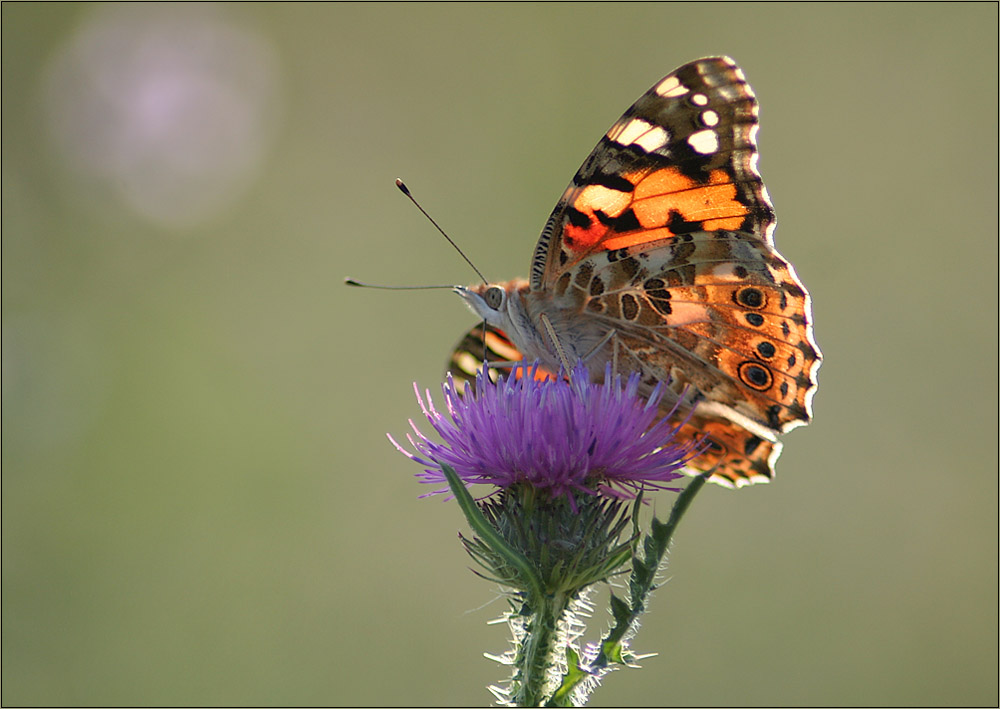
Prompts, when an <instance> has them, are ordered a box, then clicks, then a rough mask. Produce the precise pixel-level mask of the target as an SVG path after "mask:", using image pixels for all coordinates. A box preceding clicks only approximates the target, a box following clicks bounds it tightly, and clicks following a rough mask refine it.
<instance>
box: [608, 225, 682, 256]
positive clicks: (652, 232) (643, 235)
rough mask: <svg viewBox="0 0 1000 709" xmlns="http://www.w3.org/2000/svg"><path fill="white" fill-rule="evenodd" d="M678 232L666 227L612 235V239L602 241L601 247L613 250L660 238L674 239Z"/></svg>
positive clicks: (647, 242)
mask: <svg viewBox="0 0 1000 709" xmlns="http://www.w3.org/2000/svg"><path fill="white" fill-rule="evenodd" d="M675 236H677V234H675V233H674V232H672V231H670V230H669V229H667V228H666V227H663V228H661V229H644V230H642V231H632V232H629V233H627V234H623V235H621V236H612V237H611V238H610V239H605V240H604V241H603V242H602V243H601V248H602V249H604V250H606V251H613V250H614V249H625V248H628V247H629V246H638V245H639V244H649V243H651V242H653V241H659V240H660V239H672V238H674V237H675Z"/></svg>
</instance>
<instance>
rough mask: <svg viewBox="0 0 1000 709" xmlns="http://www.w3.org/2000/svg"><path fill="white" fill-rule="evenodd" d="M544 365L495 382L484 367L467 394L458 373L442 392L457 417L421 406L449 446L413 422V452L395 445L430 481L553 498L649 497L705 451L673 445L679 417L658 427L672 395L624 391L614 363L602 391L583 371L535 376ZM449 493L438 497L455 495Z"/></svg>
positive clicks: (634, 388)
mask: <svg viewBox="0 0 1000 709" xmlns="http://www.w3.org/2000/svg"><path fill="white" fill-rule="evenodd" d="M537 371H538V370H537V365H534V366H530V367H529V366H525V365H518V366H517V367H516V368H515V370H514V371H512V372H511V373H510V374H509V375H508V376H507V377H506V378H504V377H500V378H499V380H498V381H497V382H496V383H495V384H494V383H493V382H492V381H491V380H490V378H489V376H488V373H487V371H486V368H485V367H484V368H483V370H482V371H480V372H479V374H478V375H477V377H476V385H475V387H474V388H470V390H469V391H467V393H466V395H465V396H459V394H458V391H457V390H456V387H455V383H454V381H453V380H452V378H451V376H450V375H449V377H448V380H447V382H446V383H445V384H444V385H443V387H442V390H443V393H444V400H445V406H446V411H447V414H448V416H445V415H443V414H442V413H440V412H439V411H438V410H437V409H435V408H434V404H433V402H432V401H431V396H430V392H429V391H427V392H425V396H424V397H421V395H420V392H419V390H418V389H417V388H416V385H414V390H415V391H416V394H417V401H418V402H419V404H420V408H421V410H422V411H423V414H424V416H426V418H427V420H428V422H429V423H430V424H431V426H432V427H433V428H434V430H435V431H437V433H438V434H439V435H440V436H441V438H442V439H443V440H444V442H443V443H436V442H434V441H432V440H431V439H429V438H428V437H427V436H425V435H424V434H423V433H421V432H420V430H419V429H418V428H417V426H416V425H415V424H414V423H413V421H412V420H411V421H410V425H411V427H412V428H413V431H414V434H415V436H416V437H414V436H413V435H407V439H408V440H409V442H410V445H411V447H412V448H413V450H414V451H415V452H410V451H407V450H406V449H404V448H403V447H402V446H400V445H399V444H398V443H396V441H395V440H393V438H392V436H390V437H389V440H390V441H392V443H393V445H395V446H396V448H397V449H398V450H399V451H400V452H401V453H403V454H404V455H405V456H407V457H408V458H410V459H411V460H413V461H414V462H416V463H419V464H420V465H422V466H424V471H423V472H422V473H418V474H417V477H418V478H419V479H420V480H421V482H424V483H429V484H443V483H446V480H445V476H444V473H443V471H442V468H441V466H442V464H443V465H447V466H450V467H451V468H453V469H454V470H455V472H456V473H457V474H458V476H459V478H460V479H461V480H462V482H464V483H465V485H466V486H469V485H472V484H475V483H482V484H488V485H494V486H496V487H497V488H500V489H507V488H510V487H512V486H514V485H517V484H519V483H524V484H527V485H530V486H531V487H533V488H535V489H537V490H541V491H545V492H547V493H548V494H549V496H550V497H551V498H553V499H554V498H557V497H561V496H564V495H565V496H567V497H569V500H570V504H571V505H572V504H574V502H573V500H574V497H573V495H572V493H581V494H583V495H603V496H605V497H616V498H631V497H634V495H635V493H637V492H638V491H640V490H644V489H676V488H668V487H667V486H666V483H668V482H670V481H671V480H674V479H676V478H679V477H681V473H680V472H678V471H679V470H680V469H681V468H682V467H684V465H685V464H686V463H687V462H688V461H689V460H690V459H691V458H692V457H693V456H694V455H697V453H698V452H699V450H698V447H697V445H695V444H691V443H685V444H677V443H674V442H672V437H673V435H674V434H676V431H677V429H676V427H674V426H672V425H671V424H670V423H669V419H670V414H672V413H674V412H673V411H671V412H670V414H668V415H666V416H663V417H662V418H660V420H657V418H658V416H659V404H660V401H661V399H662V396H663V393H664V390H663V387H662V386H661V385H657V387H656V388H655V389H654V390H653V392H652V394H650V396H649V397H648V398H645V399H644V398H643V397H641V396H640V395H639V394H638V387H639V375H638V374H632V375H631V376H630V377H629V378H628V381H627V382H626V384H625V386H624V388H623V387H622V383H621V376H620V375H618V376H612V374H611V365H610V364H609V365H608V367H607V369H606V371H605V377H604V383H603V384H594V383H592V382H591V381H590V375H589V372H588V371H587V368H586V366H585V365H584V364H583V363H579V364H577V366H576V367H575V368H574V369H573V371H572V372H571V376H570V378H569V379H568V380H567V379H563V378H561V377H560V378H554V379H548V378H539V377H536V374H537ZM447 491H448V488H447V487H443V488H442V489H440V490H435V491H434V492H432V493H428V494H429V495H435V494H439V493H443V492H447Z"/></svg>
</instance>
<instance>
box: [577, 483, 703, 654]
mask: <svg viewBox="0 0 1000 709" xmlns="http://www.w3.org/2000/svg"><path fill="white" fill-rule="evenodd" d="M708 478H709V474H708V473H705V474H703V475H699V476H698V477H696V478H695V479H694V480H692V481H691V482H690V483H688V486H687V487H686V488H684V491H683V492H682V493H681V494H680V495H678V496H677V499H676V500H675V501H674V506H673V508H672V509H671V510H670V518H669V519H668V520H667V523H666V524H663V523H662V522H660V521H659V520H657V519H656V518H655V517H654V518H653V524H652V532H651V533H650V535H649V536H648V537H646V539H645V544H644V552H645V553H644V557H643V558H642V559H639V558H638V557H635V556H633V559H632V577H631V579H630V580H629V587H630V599H629V601H630V603H629V604H628V608H627V609H625V608H622V609H621V610H622V612H621V613H615V617H616V620H617V622H616V623H615V627H614V628H612V629H611V631H610V632H609V633H608V635H607V637H606V638H605V639H604V641H603V642H602V643H601V650H600V652H599V653H598V655H597V657H596V658H595V659H594V662H593V664H592V665H591V667H592V668H593V669H601V668H604V667H607V666H608V665H609V664H610V663H612V662H619V663H620V662H622V650H623V646H622V640H623V638H624V637H625V634H626V633H627V632H628V630H629V628H631V627H632V624H633V623H635V621H636V619H637V618H638V617H639V616H640V615H642V613H643V612H644V611H645V610H646V598H647V597H648V596H649V594H650V592H651V591H652V590H653V588H654V587H655V584H654V581H655V579H656V572H657V571H658V570H659V568H660V564H661V563H663V557H664V555H665V554H666V553H667V549H668V548H669V547H670V541H671V540H672V539H673V536H674V532H675V531H676V530H677V525H678V524H680V521H681V518H682V517H683V516H684V513H685V512H687V509H688V507H690V506H691V503H692V502H693V501H694V496H695V495H697V494H698V491H699V490H701V488H702V486H704V484H705V482H706V481H707V480H708ZM621 605H622V606H624V604H623V603H622V604H621Z"/></svg>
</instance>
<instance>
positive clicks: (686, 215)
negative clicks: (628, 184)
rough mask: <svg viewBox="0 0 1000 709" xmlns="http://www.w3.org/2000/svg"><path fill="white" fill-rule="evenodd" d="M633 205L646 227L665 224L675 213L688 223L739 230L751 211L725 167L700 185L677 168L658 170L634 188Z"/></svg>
mask: <svg viewBox="0 0 1000 709" xmlns="http://www.w3.org/2000/svg"><path fill="white" fill-rule="evenodd" d="M634 198H635V202H634V204H633V206H632V209H633V211H634V212H635V216H636V217H637V218H638V220H639V223H640V224H642V226H643V227H646V228H647V229H654V228H657V227H663V226H666V225H667V224H668V223H669V222H670V220H671V219H672V218H674V215H675V214H679V215H680V217H681V218H682V219H684V220H685V221H688V222H705V223H706V225H705V228H706V229H708V230H713V229H738V228H739V226H740V224H741V223H742V221H743V217H745V216H746V215H747V214H749V213H750V210H749V209H747V208H746V207H745V206H744V205H742V204H740V202H739V201H738V200H737V199H736V185H734V184H733V183H732V181H730V179H729V177H728V176H727V175H726V173H725V171H724V170H713V171H712V172H711V174H710V175H709V179H708V182H707V183H705V184H700V183H698V182H695V181H694V180H692V179H690V178H688V177H685V176H684V175H682V174H681V173H680V172H679V171H678V170H676V169H675V168H667V169H664V170H658V171H657V172H654V173H653V174H651V175H649V176H648V177H646V178H645V179H644V180H642V181H641V182H640V183H639V184H638V185H637V186H636V189H635V194H634Z"/></svg>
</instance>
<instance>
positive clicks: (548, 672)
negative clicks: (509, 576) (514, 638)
mask: <svg viewBox="0 0 1000 709" xmlns="http://www.w3.org/2000/svg"><path fill="white" fill-rule="evenodd" d="M568 604H569V598H568V597H567V596H566V595H564V594H555V595H552V596H543V597H539V598H538V602H537V603H536V604H535V605H534V607H532V608H531V620H530V621H529V623H528V628H527V634H526V635H525V637H524V640H523V642H522V645H521V649H520V651H519V652H518V655H517V658H516V660H515V662H516V665H517V672H516V673H515V685H516V691H515V692H514V695H513V697H512V698H511V699H512V701H513V703H514V706H518V707H539V706H543V703H544V702H545V700H546V692H551V690H552V688H553V686H555V685H556V684H557V680H558V677H559V676H558V675H557V674H556V672H557V669H556V666H555V654H556V651H557V649H558V648H557V647H556V646H557V644H559V642H560V634H559V627H558V626H559V620H560V619H561V618H562V616H563V614H564V613H565V611H566V608H567V606H568Z"/></svg>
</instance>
